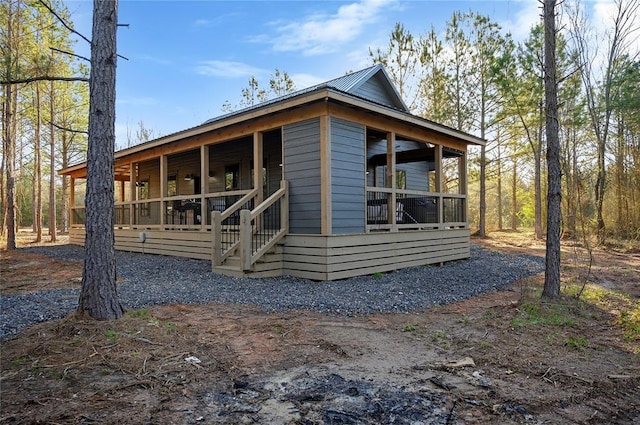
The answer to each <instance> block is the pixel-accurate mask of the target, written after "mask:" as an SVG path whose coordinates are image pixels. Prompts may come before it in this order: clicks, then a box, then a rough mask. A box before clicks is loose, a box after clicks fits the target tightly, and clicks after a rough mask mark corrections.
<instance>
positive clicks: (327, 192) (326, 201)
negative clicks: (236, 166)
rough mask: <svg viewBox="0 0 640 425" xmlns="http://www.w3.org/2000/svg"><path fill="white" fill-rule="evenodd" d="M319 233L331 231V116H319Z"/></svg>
mask: <svg viewBox="0 0 640 425" xmlns="http://www.w3.org/2000/svg"><path fill="white" fill-rule="evenodd" d="M320 233H321V234H323V235H330V234H331V233H333V205H332V200H331V117H330V116H329V115H323V116H321V117H320Z"/></svg>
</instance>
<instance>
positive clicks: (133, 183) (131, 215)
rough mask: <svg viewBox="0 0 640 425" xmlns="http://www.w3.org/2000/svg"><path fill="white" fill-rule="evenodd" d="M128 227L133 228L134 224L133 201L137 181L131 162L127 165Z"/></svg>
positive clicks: (135, 170) (136, 172)
mask: <svg viewBox="0 0 640 425" xmlns="http://www.w3.org/2000/svg"><path fill="white" fill-rule="evenodd" d="M129 174H130V175H129V193H130V195H131V196H130V197H129V226H133V223H134V221H135V220H134V210H135V209H134V206H133V201H135V200H136V181H137V180H138V176H137V174H138V171H137V168H136V165H135V164H134V163H133V162H131V163H130V164H129Z"/></svg>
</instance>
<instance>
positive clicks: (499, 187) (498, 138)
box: [496, 133, 503, 230]
mask: <svg viewBox="0 0 640 425" xmlns="http://www.w3.org/2000/svg"><path fill="white" fill-rule="evenodd" d="M496 142H497V145H496V148H497V149H498V156H497V158H496V167H497V172H498V229H499V230H502V227H503V226H502V162H501V161H502V159H501V158H500V133H498V137H497V138H496Z"/></svg>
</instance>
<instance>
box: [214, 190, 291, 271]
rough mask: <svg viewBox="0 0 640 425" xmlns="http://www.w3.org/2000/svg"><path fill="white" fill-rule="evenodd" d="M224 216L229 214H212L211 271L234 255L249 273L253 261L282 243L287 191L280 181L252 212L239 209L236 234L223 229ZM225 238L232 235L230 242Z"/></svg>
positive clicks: (285, 225)
mask: <svg viewBox="0 0 640 425" xmlns="http://www.w3.org/2000/svg"><path fill="white" fill-rule="evenodd" d="M238 202H240V201H238ZM236 211H238V210H236ZM228 213H230V211H229V210H227V211H224V212H223V213H220V212H218V211H214V212H213V213H212V217H211V221H212V223H213V226H212V227H213V258H212V264H213V266H214V267H215V266H220V265H222V264H223V263H224V261H225V260H226V259H227V258H228V257H229V256H230V255H232V254H233V253H234V252H237V253H239V257H240V267H241V268H242V270H243V271H248V270H251V269H252V268H253V265H254V264H255V263H256V261H258V260H259V259H260V258H261V257H262V256H263V255H264V254H266V253H267V252H268V251H269V250H270V249H271V248H272V247H273V246H274V245H275V244H277V243H278V242H279V241H280V240H282V238H283V237H284V236H286V234H287V232H288V229H289V219H288V214H289V191H288V185H287V182H286V181H282V182H281V185H280V189H278V190H277V191H276V192H275V193H274V194H273V195H271V196H269V198H267V199H266V200H265V201H263V202H262V203H261V204H260V205H258V206H256V207H255V208H254V209H253V210H250V209H248V208H242V209H240V210H239V224H238V227H237V232H236V231H234V232H229V231H228V229H225V226H224V222H225V218H228V217H229V216H228ZM234 230H236V229H234ZM228 235H232V236H231V238H232V240H230V239H228Z"/></svg>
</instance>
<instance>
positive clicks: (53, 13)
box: [38, 0, 91, 45]
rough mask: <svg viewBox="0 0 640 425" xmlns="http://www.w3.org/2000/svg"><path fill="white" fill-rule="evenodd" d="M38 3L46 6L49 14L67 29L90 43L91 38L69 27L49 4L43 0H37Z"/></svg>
mask: <svg viewBox="0 0 640 425" xmlns="http://www.w3.org/2000/svg"><path fill="white" fill-rule="evenodd" d="M38 3H40V4H41V5H43V6H44V7H46V8H47V10H48V11H49V12H51V14H52V15H53V16H55V17H56V18H58V21H60V23H61V24H62V25H63V26H64V27H65V28H66V29H68V30H69V31H71V32H72V33H74V34H77V35H78V37H80V38H82V39H83V40H84V41H86V42H87V43H89V45H91V40H89V39H88V38H87V37H85V36H84V35H82V34H80V33H79V32H78V31H76V30H74V29H73V28H72V27H70V26H69V24H67V22H66V21H65V20H64V19H62V18H61V17H60V15H58V14H57V13H56V12H55V10H53V8H52V7H51V6H50V5H48V4H46V3H45V2H44V1H43V0H38Z"/></svg>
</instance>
